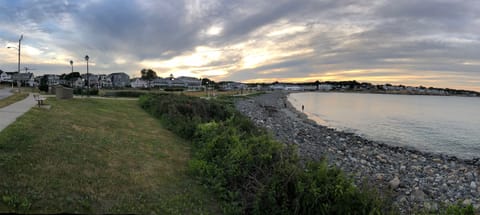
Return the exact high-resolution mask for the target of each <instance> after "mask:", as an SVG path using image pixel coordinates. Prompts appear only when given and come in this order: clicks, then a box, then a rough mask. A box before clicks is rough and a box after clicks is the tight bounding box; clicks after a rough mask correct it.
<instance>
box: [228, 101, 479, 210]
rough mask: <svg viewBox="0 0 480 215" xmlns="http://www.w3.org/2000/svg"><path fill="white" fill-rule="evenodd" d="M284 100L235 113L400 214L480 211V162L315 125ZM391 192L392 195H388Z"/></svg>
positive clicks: (242, 104)
mask: <svg viewBox="0 0 480 215" xmlns="http://www.w3.org/2000/svg"><path fill="white" fill-rule="evenodd" d="M286 96H287V94H285V93H282V92H274V93H268V94H263V95H260V96H257V97H254V98H249V99H245V100H239V101H237V102H236V103H235V106H236V108H237V109H238V110H239V111H240V112H241V113H243V114H244V115H246V116H248V117H249V118H250V119H251V120H252V121H253V122H254V123H255V124H256V125H257V126H261V127H265V128H267V129H268V130H269V131H271V132H272V134H273V136H275V137H276V138H277V139H278V140H280V141H282V142H284V143H287V144H295V145H297V148H298V151H299V155H300V157H301V158H302V159H304V160H310V159H311V160H319V159H322V158H325V159H327V160H328V162H329V164H330V165H336V166H337V167H339V168H341V169H342V170H344V171H345V172H346V173H348V174H351V175H352V177H353V178H354V181H355V183H356V184H357V185H359V184H364V182H368V183H371V184H372V183H373V184H375V185H378V186H376V187H377V188H379V189H380V190H382V191H383V192H384V191H387V192H389V193H391V195H392V198H394V202H395V204H397V205H398V208H399V209H400V210H401V212H402V213H408V212H409V211H410V210H411V209H421V208H425V209H428V210H432V211H435V210H436V209H437V208H439V206H440V205H441V204H452V203H456V202H459V201H460V202H462V203H464V204H473V206H474V207H475V208H476V209H477V210H479V208H480V160H479V159H472V160H462V159H458V158H456V157H452V156H447V155H438V154H431V153H427V152H420V151H417V150H415V149H413V148H405V147H397V146H390V145H386V144H383V143H378V142H374V141H369V140H366V139H364V138H362V137H359V136H357V135H355V134H352V133H347V132H342V131H337V130H335V129H331V128H327V127H324V126H321V125H318V124H316V123H315V122H313V121H311V120H309V119H307V117H306V116H305V115H304V114H303V113H300V112H298V111H297V110H295V108H293V107H292V106H291V105H290V104H289V103H288V101H287V99H286ZM390 191H391V192H390Z"/></svg>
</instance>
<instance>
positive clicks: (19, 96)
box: [0, 92, 28, 108]
mask: <svg viewBox="0 0 480 215" xmlns="http://www.w3.org/2000/svg"><path fill="white" fill-rule="evenodd" d="M27 96H28V93H23V92H22V93H14V94H12V95H10V96H8V97H7V98H4V99H0V108H3V107H6V106H8V105H11V104H13V103H15V102H18V101H21V100H23V99H25V98H27Z"/></svg>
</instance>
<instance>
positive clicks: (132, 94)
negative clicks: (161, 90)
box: [102, 90, 149, 98]
mask: <svg viewBox="0 0 480 215" xmlns="http://www.w3.org/2000/svg"><path fill="white" fill-rule="evenodd" d="M148 93H149V92H147V91H138V90H136V91H107V92H104V93H102V96H105V97H132V98H138V97H140V96H143V95H146V94H148Z"/></svg>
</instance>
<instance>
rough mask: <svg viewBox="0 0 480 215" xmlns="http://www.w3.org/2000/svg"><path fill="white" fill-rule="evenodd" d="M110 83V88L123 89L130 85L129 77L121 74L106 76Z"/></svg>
mask: <svg viewBox="0 0 480 215" xmlns="http://www.w3.org/2000/svg"><path fill="white" fill-rule="evenodd" d="M107 78H108V79H110V80H111V81H112V87H114V88H123V87H128V86H129V85H130V76H128V75H127V74H126V73H123V72H117V73H112V74H110V75H108V76H107Z"/></svg>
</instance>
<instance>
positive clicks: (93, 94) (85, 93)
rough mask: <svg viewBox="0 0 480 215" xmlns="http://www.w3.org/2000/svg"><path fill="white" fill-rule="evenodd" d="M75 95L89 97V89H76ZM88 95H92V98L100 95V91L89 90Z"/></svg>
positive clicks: (74, 90)
mask: <svg viewBox="0 0 480 215" xmlns="http://www.w3.org/2000/svg"><path fill="white" fill-rule="evenodd" d="M73 94H75V95H87V89H82V88H74V89H73ZM88 95H90V96H96V95H98V89H95V88H91V89H90V90H88Z"/></svg>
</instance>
